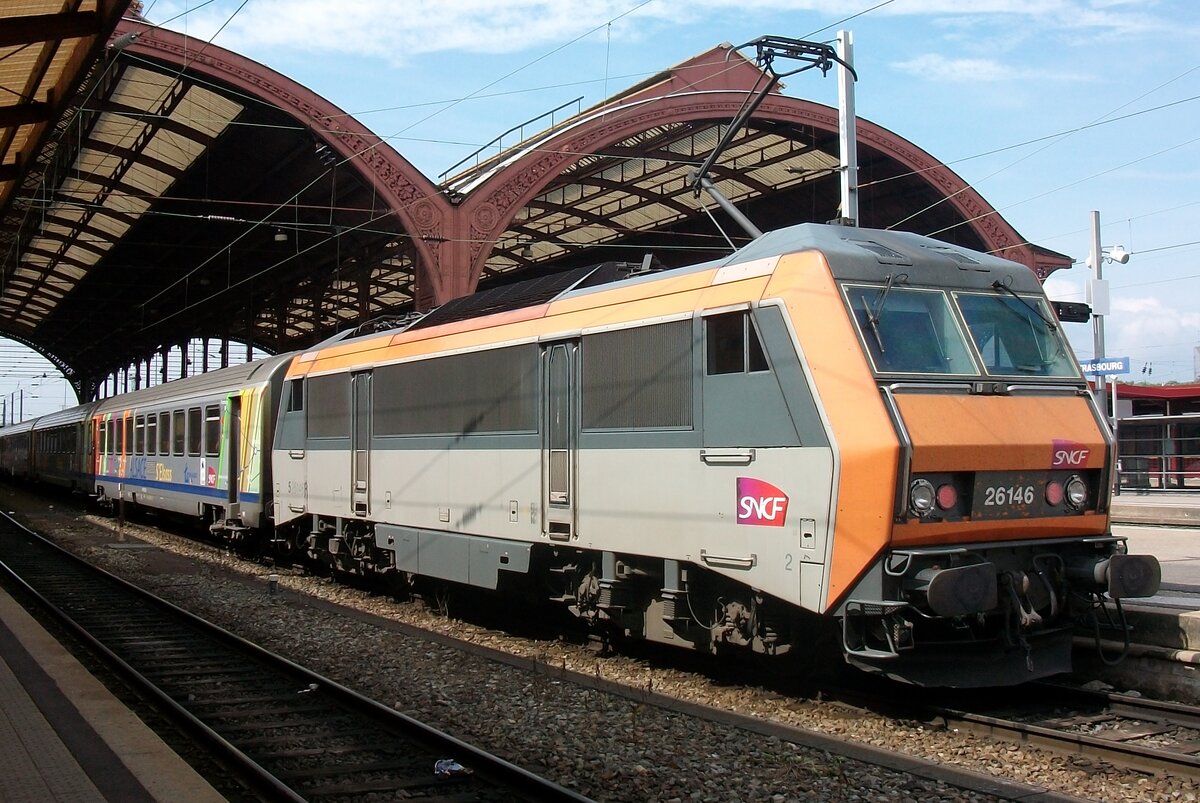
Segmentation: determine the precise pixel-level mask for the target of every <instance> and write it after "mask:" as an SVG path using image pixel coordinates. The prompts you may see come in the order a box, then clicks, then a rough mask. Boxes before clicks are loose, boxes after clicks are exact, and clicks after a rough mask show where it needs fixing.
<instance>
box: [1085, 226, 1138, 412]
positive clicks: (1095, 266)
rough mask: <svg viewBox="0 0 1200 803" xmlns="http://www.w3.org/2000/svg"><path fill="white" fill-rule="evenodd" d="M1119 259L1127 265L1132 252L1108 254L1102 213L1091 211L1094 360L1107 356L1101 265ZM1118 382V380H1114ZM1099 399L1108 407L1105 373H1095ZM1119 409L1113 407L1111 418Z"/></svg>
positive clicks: (1106, 305)
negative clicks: (1102, 241) (1102, 239)
mask: <svg viewBox="0 0 1200 803" xmlns="http://www.w3.org/2000/svg"><path fill="white" fill-rule="evenodd" d="M1105 260H1108V261H1109V262H1117V263H1120V264H1122V265H1124V264H1125V263H1126V262H1128V261H1129V252H1128V251H1126V250H1125V248H1124V247H1123V246H1120V245H1118V246H1114V247H1113V248H1112V249H1111V250H1110V251H1108V252H1107V253H1105V251H1104V248H1103V247H1102V246H1101V245H1100V213H1099V212H1098V211H1096V210H1092V251H1091V253H1090V254H1088V266H1089V267H1090V268H1091V270H1092V278H1091V279H1090V280H1089V281H1088V284H1087V303H1088V305H1089V306H1091V308H1092V359H1093V360H1101V359H1103V358H1104V356H1105V355H1104V316H1105V315H1108V314H1109V296H1108V281H1107V280H1105V279H1104V276H1103V271H1102V269H1101V266H1102V265H1103V264H1104V261H1105ZM1113 384H1114V385H1115V384H1116V383H1115V382H1114V383H1113ZM1096 401H1097V402H1099V403H1100V407H1101V409H1104V408H1105V407H1106V402H1105V398H1104V374H1097V375H1096ZM1116 416H1117V411H1116V409H1115V408H1114V409H1113V411H1112V417H1113V419H1115V418H1116Z"/></svg>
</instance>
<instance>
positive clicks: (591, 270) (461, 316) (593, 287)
mask: <svg viewBox="0 0 1200 803" xmlns="http://www.w3.org/2000/svg"><path fill="white" fill-rule="evenodd" d="M802 251H820V252H821V253H823V254H825V255H826V257H827V261H828V263H829V265H830V270H831V271H832V272H833V274H834V276H835V277H836V278H838V279H844V280H857V281H871V282H884V281H887V279H888V277H889V276H894V275H895V274H898V273H903V274H907V277H901V278H900V279H899V280H900V281H903V282H906V283H908V284H912V285H922V284H936V285H940V286H947V287H953V288H962V289H981V290H982V289H989V290H990V289H992V283H993V282H995V281H997V280H1002V281H1004V282H1005V285H1006V286H1007V287H1008V288H1009V289H1011V290H1013V291H1015V292H1029V293H1038V292H1041V284H1040V282H1038V280H1037V277H1036V276H1035V275H1034V273H1033V271H1031V270H1029V269H1028V268H1027V267H1025V266H1024V265H1021V264H1020V263H1017V262H1012V261H1010V260H1007V259H1001V258H999V257H996V256H992V255H990V254H985V253H982V252H979V251H972V250H970V249H967V248H963V247H961V246H956V245H952V244H950V243H946V242H944V241H942V240H936V239H934V238H932V237H924V236H922V235H919V234H912V233H911V232H902V231H883V230H879V229H863V228H849V227H846V226H837V225H829V224H821V223H802V224H799V225H796V226H789V227H787V228H783V229H778V230H775V231H772V232H768V233H767V234H764V235H763V236H762V237H760V238H758V239H757V240H754V241H753V242H751V243H750V244H748V245H746V246H745V247H743V248H740V249H738V250H737V251H735V252H733V253H732V254H730V255H729V256H727V257H724V258H722V259H719V260H713V261H709V262H703V263H699V264H695V265H689V266H685V267H679V268H671V269H668V270H652V269H650V270H647V269H645V268H643V267H642V266H641V265H638V264H635V263H626V262H604V263H600V264H598V265H589V266H586V267H582V268H575V269H573V270H568V271H563V272H561V273H557V274H550V275H546V276H541V277H538V278H536V279H530V280H526V281H522V282H514V283H512V284H508V285H503V286H500V287H494V288H490V289H488V290H483V291H480V292H478V293H474V294H472V295H469V296H463V297H461V298H457V299H454V300H453V301H450V302H448V303H446V304H443V305H442V306H441V307H438V308H436V309H435V310H433V311H432V312H430V313H428V314H427V315H425V316H423V317H420V318H417V319H415V320H411V321H405V322H403V323H400V324H398V325H396V326H394V327H392V328H389V329H383V328H382V327H361V328H359V329H356V330H348V331H346V332H343V333H341V334H340V335H338V336H335V337H333V338H330V339H329V340H327V341H325V342H324V343H321V344H319V345H318V346H316V347H315V348H312V349H309V350H308V353H314V352H318V351H320V350H321V349H322V348H324V347H326V346H330V345H333V344H334V343H351V342H354V341H358V340H362V341H366V340H370V339H372V338H375V337H377V336H379V335H381V334H382V335H385V336H390V335H395V334H396V333H398V332H404V331H413V330H418V329H427V328H432V327H435V326H440V325H444V324H450V323H454V322H457V321H464V320H469V319H473V318H482V317H485V316H487V315H494V314H499V313H504V312H508V311H511V310H518V309H523V308H527V307H532V306H537V305H539V304H545V303H549V302H552V301H557V300H560V299H564V298H569V297H574V296H577V295H583V294H587V293H593V292H602V291H604V290H606V289H609V288H610V287H612V286H613V285H614V284H615V283H618V282H619V283H623V284H624V283H629V284H634V283H640V282H649V281H654V280H656V279H658V278H660V277H663V276H678V275H682V274H686V273H691V272H698V271H705V270H712V269H713V268H717V267H723V266H725V265H735V264H739V263H743V262H750V261H752V260H756V259H764V258H770V257H777V256H783V255H785V254H791V253H798V252H802Z"/></svg>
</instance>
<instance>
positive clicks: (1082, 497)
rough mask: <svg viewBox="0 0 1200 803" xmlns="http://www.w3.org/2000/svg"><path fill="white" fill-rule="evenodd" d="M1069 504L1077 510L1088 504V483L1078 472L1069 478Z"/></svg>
mask: <svg viewBox="0 0 1200 803" xmlns="http://www.w3.org/2000/svg"><path fill="white" fill-rule="evenodd" d="M1066 491H1067V504H1068V505H1070V506H1071V507H1073V508H1075V509H1076V510H1082V509H1083V506H1084V505H1086V504H1087V500H1088V489H1087V483H1086V482H1084V481H1083V478H1082V477H1080V476H1079V475H1078V474H1075V475H1073V476H1072V477H1071V478H1070V479H1069V480H1067V486H1066Z"/></svg>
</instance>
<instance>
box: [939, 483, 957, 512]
mask: <svg viewBox="0 0 1200 803" xmlns="http://www.w3.org/2000/svg"><path fill="white" fill-rule="evenodd" d="M957 504H958V489H957V488H955V487H954V486H953V485H951V484H950V483H946V484H945V485H939V486H938V489H937V505H938V507H940V508H941V509H942V510H949V509H950V508H952V507H954V506H955V505H957Z"/></svg>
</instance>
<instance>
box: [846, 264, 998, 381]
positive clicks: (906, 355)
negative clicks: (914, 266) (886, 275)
mask: <svg viewBox="0 0 1200 803" xmlns="http://www.w3.org/2000/svg"><path fill="white" fill-rule="evenodd" d="M845 293H846V298H847V300H848V301H849V303H850V310H851V312H852V314H853V317H854V323H855V325H856V326H857V327H858V334H859V337H860V338H861V339H862V342H863V343H864V344H865V345H866V349H867V354H868V355H870V357H871V363H872V364H873V365H874V367H875V370H876V371H877V372H879V373H883V374H892V373H897V374H972V375H978V373H979V370H978V369H977V368H976V367H975V361H974V360H973V359H972V358H971V352H970V350H969V348H968V347H967V339H966V337H964V336H963V332H962V330H961V329H960V328H959V325H958V322H957V321H956V320H955V318H954V315H953V313H952V312H951V311H950V302H949V300H948V299H947V298H946V294H945V293H944V292H942V291H941V290H917V289H913V288H907V287H897V286H896V285H895V284H886V285H876V286H863V285H846V287H845Z"/></svg>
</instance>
